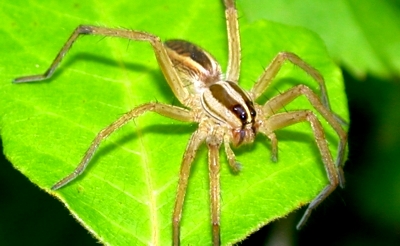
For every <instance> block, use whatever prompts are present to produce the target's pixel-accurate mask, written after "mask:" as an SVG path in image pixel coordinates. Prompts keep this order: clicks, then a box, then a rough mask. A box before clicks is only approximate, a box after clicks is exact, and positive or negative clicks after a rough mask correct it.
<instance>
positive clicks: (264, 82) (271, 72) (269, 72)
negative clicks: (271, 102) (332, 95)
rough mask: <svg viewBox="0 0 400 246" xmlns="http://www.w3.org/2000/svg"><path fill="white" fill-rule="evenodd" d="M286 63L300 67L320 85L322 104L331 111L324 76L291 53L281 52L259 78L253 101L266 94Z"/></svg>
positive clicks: (253, 93)
mask: <svg viewBox="0 0 400 246" xmlns="http://www.w3.org/2000/svg"><path fill="white" fill-rule="evenodd" d="M285 61H290V62H291V63H293V64H294V65H296V66H298V67H300V68H301V69H303V70H304V71H305V72H306V73H308V74H309V75H310V76H311V77H312V78H313V79H314V80H315V81H316V82H317V83H318V85H319V90H320V93H321V101H322V104H323V105H324V106H325V107H326V108H327V109H328V110H329V111H330V109H331V107H330V104H329V99H328V93H327V91H326V86H325V80H324V78H323V77H322V75H321V74H320V73H319V72H318V71H317V70H316V69H315V68H313V67H312V66H310V65H309V64H308V63H306V62H305V61H303V60H302V59H301V58H300V57H298V56H297V55H296V54H293V53H290V52H279V53H278V55H276V56H275V58H274V59H273V60H272V61H271V63H270V64H269V65H268V67H267V68H266V69H265V70H264V72H263V73H262V75H261V76H260V78H258V80H257V82H256V83H255V85H254V86H253V88H252V89H251V91H250V93H251V95H252V98H253V100H256V99H257V98H258V97H259V96H261V95H262V94H263V93H264V92H265V90H266V89H267V88H268V86H269V85H270V84H271V82H272V80H273V79H274V78H275V76H276V75H277V74H278V72H279V70H280V69H281V67H282V65H283V64H284V63H285Z"/></svg>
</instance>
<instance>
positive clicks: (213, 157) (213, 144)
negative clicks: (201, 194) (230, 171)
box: [206, 136, 221, 246]
mask: <svg viewBox="0 0 400 246" xmlns="http://www.w3.org/2000/svg"><path fill="white" fill-rule="evenodd" d="M206 142H207V146H208V165H209V166H208V168H209V174H210V200H211V224H212V238H213V245H214V246H219V245H220V243H221V242H220V214H221V204H220V190H221V187H220V181H219V169H220V164H219V147H220V146H221V141H219V140H218V138H217V137H216V136H210V137H208V138H207V140H206Z"/></svg>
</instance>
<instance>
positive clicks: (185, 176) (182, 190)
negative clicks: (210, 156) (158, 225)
mask: <svg viewBox="0 0 400 246" xmlns="http://www.w3.org/2000/svg"><path fill="white" fill-rule="evenodd" d="M205 136H206V134H205V133H204V131H202V129H197V131H195V132H194V133H193V134H192V136H191V137H190V140H189V143H188V145H187V147H186V150H185V154H184V155H183V160H182V164H181V171H180V174H179V182H178V190H177V192H176V199H175V207H174V213H173V215H172V240H173V245H174V246H178V245H180V223H181V218H182V209H183V203H184V200H185V195H186V190H187V186H188V181H189V176H190V169H191V166H192V163H193V160H194V158H195V157H196V153H197V150H198V149H199V146H200V144H201V143H202V142H203V141H204V139H205Z"/></svg>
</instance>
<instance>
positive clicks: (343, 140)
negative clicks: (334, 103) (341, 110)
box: [262, 85, 347, 188]
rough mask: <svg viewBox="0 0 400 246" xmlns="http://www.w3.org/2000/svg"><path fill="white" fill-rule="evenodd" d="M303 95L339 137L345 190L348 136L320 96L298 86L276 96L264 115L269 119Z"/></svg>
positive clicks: (265, 108)
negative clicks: (269, 116)
mask: <svg viewBox="0 0 400 246" xmlns="http://www.w3.org/2000/svg"><path fill="white" fill-rule="evenodd" d="M301 95H304V96H305V97H306V98H307V99H308V101H309V102H310V103H311V105H312V106H313V108H315V109H316V110H317V111H318V112H319V113H320V114H321V115H322V116H323V117H324V118H325V119H326V120H327V122H328V123H329V125H331V126H332V128H333V129H334V130H335V131H336V133H337V134H338V136H339V146H338V152H337V157H336V166H337V167H338V168H339V174H340V175H339V179H340V186H341V187H342V188H343V187H344V185H345V180H344V175H343V171H342V167H343V162H344V156H345V150H346V145H347V134H346V132H345V131H344V130H343V128H342V127H341V123H340V122H339V121H338V120H337V119H336V117H335V115H334V114H333V113H332V112H331V111H330V110H329V109H328V108H326V107H325V106H324V105H323V104H322V103H321V101H320V100H319V98H318V96H317V95H316V94H315V93H314V92H313V91H312V90H311V89H310V88H308V87H307V86H305V85H297V86H295V87H293V88H291V89H289V90H287V91H285V92H283V93H282V94H279V95H277V96H275V97H274V98H272V99H271V100H269V101H268V102H266V103H265V104H264V106H263V107H262V110H263V113H264V114H265V115H266V116H267V117H268V115H272V114H274V113H275V112H278V110H279V109H281V108H282V107H284V106H285V105H287V104H289V103H290V102H291V101H293V100H294V99H295V98H297V97H299V96H301Z"/></svg>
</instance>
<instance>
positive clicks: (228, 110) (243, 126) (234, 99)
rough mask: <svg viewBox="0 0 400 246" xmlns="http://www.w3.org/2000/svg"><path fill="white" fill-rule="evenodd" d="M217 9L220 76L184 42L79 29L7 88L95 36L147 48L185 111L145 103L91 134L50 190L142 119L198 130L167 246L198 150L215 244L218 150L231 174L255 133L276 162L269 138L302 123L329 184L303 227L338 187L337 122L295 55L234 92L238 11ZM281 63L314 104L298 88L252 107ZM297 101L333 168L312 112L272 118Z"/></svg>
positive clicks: (228, 5) (228, 4) (176, 240)
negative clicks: (222, 59)
mask: <svg viewBox="0 0 400 246" xmlns="http://www.w3.org/2000/svg"><path fill="white" fill-rule="evenodd" d="M224 4H225V15H226V24H227V32H228V46H229V61H228V68H227V72H226V75H225V76H224V75H223V74H222V72H221V68H220V65H219V64H218V63H217V62H216V61H215V59H214V58H213V57H212V56H211V55H210V54H209V53H207V52H206V51H204V50H202V49H201V48H199V47H197V46H196V45H194V44H192V43H189V42H187V41H183V40H169V41H166V42H164V43H162V42H161V41H160V38H159V37H157V36H154V35H152V34H149V33H145V32H140V31H133V30H124V29H115V28H106V27H99V26H88V25H81V26H78V27H77V28H76V29H75V31H74V32H73V33H72V35H71V37H70V38H69V39H68V41H67V42H66V43H65V44H64V46H63V48H62V49H61V51H60V52H59V53H58V55H57V57H56V58H55V59H54V61H53V63H52V64H51V66H50V68H49V69H48V70H47V71H46V72H45V73H44V74H41V75H33V76H26V77H20V78H17V79H15V80H14V83H24V82H32V81H39V80H44V79H47V78H49V77H51V76H52V74H53V72H54V70H55V69H56V67H57V66H58V65H59V63H60V62H61V60H62V58H63V57H64V55H65V54H66V53H67V51H68V50H69V49H70V48H71V46H72V44H73V43H74V42H75V40H76V39H77V38H78V37H79V36H80V35H100V36H106V37H109V36H110V37H119V38H126V39H130V40H135V41H147V42H149V43H150V44H151V45H152V47H153V49H154V52H155V55H156V58H157V61H158V63H159V66H160V68H161V70H162V72H163V74H164V76H165V78H166V81H167V82H168V84H169V86H170V87H171V89H172V91H173V93H174V94H175V96H176V97H177V98H178V100H179V101H180V102H181V103H182V105H184V106H185V107H178V106H172V105H167V104H163V103H158V102H151V103H146V104H143V105H140V106H138V107H136V108H134V109H132V110H131V111H129V112H128V113H126V114H124V115H123V116H121V117H120V118H119V119H117V120H116V121H115V122H114V123H112V124H111V125H109V126H108V127H106V128H104V129H103V130H102V131H100V132H99V133H98V135H97V136H96V138H95V139H94V141H93V142H92V144H91V145H90V147H89V149H88V150H87V151H86V153H85V155H84V157H83V159H82V161H81V162H80V164H79V165H78V167H77V168H76V169H75V170H74V171H73V172H72V173H71V174H69V175H68V176H66V177H65V178H63V179H62V180H60V181H59V182H57V183H56V184H55V185H53V187H52V189H53V190H57V189H59V188H61V187H63V186H64V185H66V184H67V183H69V182H71V181H72V180H74V179H75V178H76V177H77V176H78V175H80V174H81V173H82V172H83V171H84V170H85V168H86V167H87V165H88V164H89V162H90V160H91V158H92V157H93V155H94V153H95V151H96V150H97V148H98V147H99V145H100V143H101V142H102V141H103V140H104V139H105V138H107V137H108V136H109V135H110V134H112V133H113V132H114V131H116V130H117V129H119V128H120V127H122V126H123V125H124V124H126V123H128V122H129V121H131V120H133V119H135V118H136V117H138V116H140V115H141V114H143V113H145V112H147V111H153V112H156V113H158V114H160V115H163V116H166V117H169V118H172V119H176V120H180V121H184V122H196V123H198V129H197V130H196V131H195V132H194V133H193V134H192V136H191V138H190V140H189V143H188V145H187V147H186V151H185V153H184V155H183V160H182V164H181V171H180V176H179V183H178V189H177V195H176V201H175V208H174V211H173V216H172V225H173V235H172V241H173V245H179V244H180V236H179V234H180V233H179V232H180V221H181V214H182V209H183V203H184V198H185V194H186V189H187V185H188V179H189V175H190V168H191V164H192V162H193V160H194V158H195V156H196V152H197V150H198V148H199V146H200V145H201V144H202V143H203V142H205V143H206V145H207V148H208V163H209V172H210V173H209V175H210V198H211V225H212V240H213V245H219V244H220V208H221V206H220V182H219V169H220V164H219V148H220V147H221V145H223V146H224V149H225V153H226V155H227V159H228V162H229V165H230V166H231V168H232V169H233V170H234V171H238V170H239V164H238V163H237V162H236V158H235V154H234V153H233V151H232V149H231V144H232V145H233V146H235V147H237V146H240V145H242V144H247V143H252V142H253V141H254V139H255V136H256V134H257V133H259V132H260V133H262V134H264V135H265V136H267V137H268V138H269V139H270V140H271V145H272V159H273V160H274V161H276V159H277V153H278V145H277V144H278V142H277V138H276V136H275V133H274V131H276V130H278V129H281V128H284V127H286V126H289V125H292V124H296V123H299V122H302V121H308V122H309V123H310V124H311V127H312V129H313V133H314V136H315V141H316V143H317V146H318V149H319V151H320V153H321V156H322V161H323V163H324V165H325V169H326V172H327V176H328V178H329V181H330V183H329V184H327V185H326V186H325V188H324V189H323V190H322V191H321V192H320V193H319V194H318V195H317V197H316V198H314V200H313V201H312V202H311V203H310V205H309V206H308V208H307V210H306V212H305V214H304V216H303V217H302V219H301V220H300V222H299V224H298V225H297V228H300V227H302V226H303V225H304V223H305V222H306V220H307V218H308V217H309V216H310V213H311V211H312V210H313V209H314V208H315V207H317V206H318V205H319V204H320V203H321V202H322V201H323V200H324V199H325V198H326V197H327V196H329V194H330V193H331V192H332V191H333V190H334V189H335V188H336V187H337V185H338V184H340V186H342V187H343V186H344V176H343V171H342V165H343V161H344V152H345V148H346V143H347V135H346V132H345V131H344V130H343V128H342V127H341V122H340V119H339V118H338V117H337V116H336V115H335V114H334V113H333V112H331V109H330V105H329V100H328V95H327V91H326V87H325V82H324V79H323V77H322V76H321V75H320V73H319V72H318V71H317V70H315V69H314V68H312V67H311V66H310V65H308V64H307V63H306V62H304V61H303V60H302V59H301V58H299V57H298V56H297V55H295V54H293V53H288V52H281V53H279V54H278V55H277V56H276V57H275V58H274V59H273V60H272V62H271V63H270V64H269V66H268V67H267V68H266V69H265V71H264V72H263V73H262V74H261V76H260V77H259V79H258V80H257V81H256V83H255V85H254V86H253V88H252V89H251V90H250V91H249V92H246V91H244V90H243V89H241V88H240V87H239V85H238V83H237V82H238V79H239V71H240V60H241V58H240V55H241V54H240V37H239V28H238V21H237V11H236V8H235V4H234V0H224ZM287 60H288V61H290V62H291V63H293V64H295V65H297V66H298V67H300V68H301V69H303V70H304V71H305V72H307V73H308V74H309V75H310V76H311V77H312V78H313V79H314V80H315V81H316V82H317V83H318V84H319V88H320V93H321V98H319V96H317V95H316V94H315V93H314V92H313V91H312V90H311V89H309V88H308V87H307V86H305V85H301V84H300V85H297V86H295V87H293V88H291V89H289V90H287V91H285V92H283V93H281V94H279V95H277V96H275V97H273V98H272V99H270V100H268V101H267V102H266V103H265V104H264V105H258V104H256V103H255V100H256V99H257V98H259V97H260V95H261V94H262V93H263V92H264V91H265V90H266V89H267V88H268V86H269V85H270V83H271V81H272V79H273V78H274V77H275V75H276V74H277V73H278V71H279V70H280V68H281V66H282V64H283V63H284V62H285V61H287ZM188 85H189V86H188ZM302 95H304V96H305V97H306V98H307V99H308V100H309V102H310V103H311V105H312V106H313V107H314V108H315V110H317V111H318V112H319V113H320V114H321V115H322V116H323V117H324V118H325V120H326V121H327V122H328V123H329V125H330V126H331V127H332V128H333V129H334V130H335V131H336V133H337V134H338V136H339V139H340V141H339V147H338V156H337V159H336V163H335V161H334V159H333V158H332V155H331V153H330V151H329V148H328V145H327V141H326V139H325V134H324V129H323V127H322V125H321V123H320V122H319V120H318V118H317V117H316V116H315V114H314V113H313V112H312V111H310V110H298V111H290V112H284V113H275V112H278V111H279V110H280V109H281V108H283V107H284V106H285V105H287V104H289V103H290V102H291V101H293V100H294V99H295V98H297V97H299V96H302Z"/></svg>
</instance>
